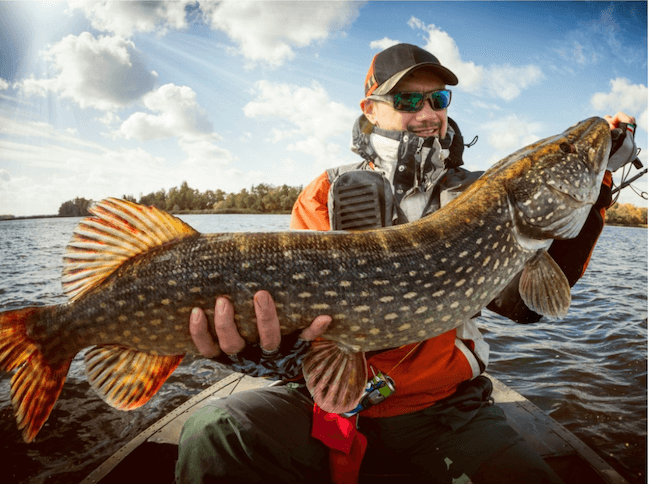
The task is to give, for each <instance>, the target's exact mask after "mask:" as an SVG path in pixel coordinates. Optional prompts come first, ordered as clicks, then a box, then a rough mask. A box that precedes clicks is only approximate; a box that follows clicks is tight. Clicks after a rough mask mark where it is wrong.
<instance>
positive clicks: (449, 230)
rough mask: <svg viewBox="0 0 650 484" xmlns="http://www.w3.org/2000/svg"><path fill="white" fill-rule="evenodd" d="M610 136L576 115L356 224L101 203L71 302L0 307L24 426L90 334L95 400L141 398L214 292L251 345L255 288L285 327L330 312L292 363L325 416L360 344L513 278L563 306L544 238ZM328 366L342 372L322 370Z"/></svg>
mask: <svg viewBox="0 0 650 484" xmlns="http://www.w3.org/2000/svg"><path fill="white" fill-rule="evenodd" d="M610 144H611V140H610V136H609V129H608V125H607V123H606V122H605V121H604V120H601V119H598V118H591V119H589V120H585V121H584V122H582V123H579V124H578V125H576V126H575V127H573V128H570V129H569V130H567V131H566V132H564V133H562V134H560V135H557V136H554V137H550V138H547V139H545V140H540V141H539V142H537V143H534V144H533V145H530V146H528V147H526V148H524V149H522V150H519V151H517V152H515V153H513V154H512V155H510V156H508V157H506V158H505V159H503V160H502V161H500V162H499V163H497V164H496V165H495V166H493V167H492V168H491V169H490V170H488V171H487V172H486V173H485V174H484V175H483V176H482V177H481V178H480V179H478V180H477V181H476V182H474V183H473V184H472V185H471V186H470V187H469V188H467V189H466V190H465V191H464V192H463V194H462V195H461V196H459V197H458V198H457V199H455V200H454V201H453V202H451V203H450V204H448V205H446V206H445V207H443V208H442V209H441V210H439V211H437V212H436V213H434V214H432V215H429V216H427V217H425V218H423V219H420V220H418V221H416V222H412V223H409V224H404V225H401V226H397V227H388V228H384V229H379V230H371V231H365V232H336V231H330V232H310V231H292V232H278V233H272V232H271V233H270V232H264V233H234V234H233V233H225V234H199V233H197V232H196V231H194V230H193V229H192V228H191V227H189V226H187V225H186V224H184V222H182V221H180V220H179V219H177V218H175V217H173V216H171V215H169V214H166V213H165V212H162V211H160V210H158V209H155V208H151V207H150V208H146V207H142V206H139V205H137V204H133V203H130V202H124V201H119V200H115V199H108V200H106V201H104V202H101V203H99V204H98V205H96V206H95V207H94V208H93V213H94V215H95V216H94V217H91V218H87V219H84V221H83V222H82V223H81V224H80V225H79V227H78V228H77V229H75V235H74V237H73V240H72V241H71V243H70V245H69V247H68V250H67V252H66V256H65V268H64V276H63V279H62V280H63V285H64V289H65V291H66V293H67V294H68V295H69V296H70V298H71V299H70V301H69V302H68V303H66V304H62V305H58V306H52V307H39V308H24V309H22V310H18V311H10V312H5V313H0V336H2V337H1V338H0V369H3V370H5V371H10V370H14V369H17V370H18V371H17V373H16V375H15V377H14V379H15V380H16V381H18V382H23V381H24V382H27V383H26V384H22V383H21V384H19V383H16V384H15V385H14V384H12V401H13V403H14V407H15V409H16V410H15V411H16V416H17V419H18V422H19V427H20V428H23V436H24V438H25V439H26V440H27V441H29V440H31V439H33V438H34V436H35V435H36V433H37V432H38V430H39V429H40V427H41V426H42V424H43V423H44V422H45V420H46V419H47V416H48V415H49V412H50V411H51V408H52V405H54V402H55V401H56V398H57V396H58V392H60V388H61V387H62V385H63V382H64V381H65V374H66V373H67V368H68V367H69V364H70V362H71V360H72V358H73V357H74V355H75V354H76V353H78V352H79V351H80V350H81V349H83V348H85V347H88V346H94V345H96V346H95V348H94V349H92V350H90V351H89V352H88V353H87V354H86V365H87V375H88V379H89V381H90V382H91V384H92V385H93V387H94V388H95V389H96V390H97V392H98V393H99V394H100V395H101V396H102V398H104V399H105V400H106V401H107V402H108V403H109V404H111V405H113V406H115V407H117V408H122V409H131V408H136V407H137V406H140V405H142V404H143V403H145V402H146V401H147V400H148V399H150V398H151V396H152V395H153V394H155V392H156V391H157V389H158V388H159V387H160V385H162V383H163V382H164V381H165V379H166V378H167V377H168V376H169V374H171V372H172V371H173V370H174V368H175V367H176V365H178V363H180V358H182V355H184V354H188V353H193V354H196V352H197V350H196V348H195V346H194V344H193V342H192V339H191V336H190V334H189V326H188V320H189V315H190V312H191V311H192V308H193V307H201V308H203V309H204V310H205V311H206V312H207V313H208V315H209V317H211V316H212V315H213V314H214V309H213V307H214V301H215V298H216V297H217V296H219V295H226V296H228V297H229V298H230V299H231V300H232V302H233V304H234V307H235V322H236V324H237V327H238V330H239V332H240V333H241V335H242V336H243V337H244V338H245V339H246V340H248V341H249V342H256V341H257V338H258V334H257V327H256V320H255V312H254V307H253V302H252V301H253V295H254V294H255V293H256V292H257V291H258V290H260V289H265V290H268V291H269V292H270V293H271V295H272V297H273V299H274V301H275V303H276V307H277V313H278V317H279V320H280V324H281V330H282V333H283V334H288V333H292V332H294V331H297V330H300V329H302V328H305V327H307V326H308V325H309V324H310V323H311V321H312V320H313V319H314V318H315V317H316V316H318V315H320V314H329V315H331V316H332V323H331V324H330V325H329V327H328V329H327V332H326V333H325V335H324V339H325V342H324V343H319V344H315V345H313V346H312V348H311V350H310V353H309V355H308V356H307V359H306V360H305V363H304V364H303V369H304V371H305V377H306V379H307V384H308V387H309V389H310V391H311V392H312V395H313V396H314V399H315V400H316V402H317V403H318V404H319V405H320V406H321V408H323V409H324V410H327V411H332V412H337V413H340V412H342V411H346V410H345V409H349V408H353V407H354V406H356V401H357V400H358V397H359V396H360V395H361V393H362V392H363V389H364V386H365V381H366V377H365V371H366V370H365V360H364V359H363V353H362V352H364V351H369V350H379V349H385V348H392V347H396V346H400V345H403V344H407V343H414V342H417V341H422V340H425V339H428V338H431V337H434V336H436V335H439V334H442V333H445V332H447V331H450V330H452V329H453V328H455V327H457V326H459V325H460V324H462V323H464V322H465V321H467V320H468V319H469V318H471V317H472V316H474V315H475V314H477V313H478V312H479V311H480V310H481V309H482V308H484V307H485V306H486V305H487V304H488V303H489V302H490V301H492V300H493V299H494V298H495V297H496V296H498V295H499V294H500V293H501V291H502V290H503V289H504V288H505V287H506V286H507V285H508V284H510V282H511V281H513V280H515V278H516V277H517V276H518V275H521V281H520V283H519V291H520V293H521V296H522V298H523V299H524V302H525V303H526V304H527V305H529V307H530V308H531V309H533V310H534V311H537V312H539V313H540V314H543V315H546V316H549V317H556V318H557V317H562V315H563V314H565V313H566V311H567V310H568V305H569V303H570V292H569V286H568V282H567V281H566V277H565V276H564V275H563V273H562V271H561V270H560V269H559V268H558V267H557V265H556V264H555V263H554V262H553V261H552V259H550V257H549V256H548V254H546V252H545V249H546V248H547V247H548V246H549V245H550V243H551V241H552V239H554V238H558V239H561V238H571V237H575V236H576V235H577V233H578V232H579V230H580V228H581V227H582V224H583V223H584V220H585V218H586V216H587V214H588V211H589V208H590V206H591V205H592V204H593V203H594V202H595V200H596V198H597V195H598V192H599V188H600V183H601V180H602V177H603V174H604V170H605V166H606V161H607V155H608V154H609V147H610ZM211 326H212V325H209V327H210V329H211V330H212V331H213V328H212V327H211ZM213 335H214V334H213ZM331 345H334V346H335V351H336V352H340V353H341V355H344V356H343V357H342V358H340V359H339V360H337V361H340V363H337V364H341V365H344V366H343V367H342V370H343V371H334V372H331V371H329V370H328V369H327V368H324V367H322V365H321V363H320V361H326V360H327V359H323V357H322V356H321V355H323V354H324V352H327V353H328V354H330V353H331V350H332V346H331ZM327 361H329V360H327ZM326 374H343V375H351V376H349V378H348V381H347V383H346V382H344V381H341V380H339V381H335V382H330V381H329V380H328V381H324V380H323V378H325V377H324V376H322V375H326ZM353 375H356V376H353ZM346 378H347V377H346ZM350 382H352V383H350ZM348 384H349V387H344V386H341V385H348ZM31 387H34V388H38V387H43V388H46V390H43V392H45V393H43V394H39V392H38V391H36V392H34V394H35V395H36V396H35V397H34V398H41V399H42V402H41V403H42V405H40V406H35V405H32V404H31V401H32V400H30V397H29V396H28V395H26V394H25V393H24V392H25V391H26V390H23V389H24V388H31ZM39 395H40V396H39ZM339 395H342V396H340V397H339ZM37 407H38V408H37Z"/></svg>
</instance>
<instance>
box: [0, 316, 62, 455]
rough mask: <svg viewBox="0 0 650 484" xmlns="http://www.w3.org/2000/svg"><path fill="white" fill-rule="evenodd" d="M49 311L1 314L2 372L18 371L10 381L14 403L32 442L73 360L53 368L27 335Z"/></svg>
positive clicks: (0, 344)
mask: <svg viewBox="0 0 650 484" xmlns="http://www.w3.org/2000/svg"><path fill="white" fill-rule="evenodd" d="M49 309H50V308H49V307H30V308H23V309H18V310H17V311H7V312H4V313H0V370H1V371H6V372H9V371H12V370H17V371H16V373H15V374H14V376H13V378H12V379H11V403H12V404H13V407H14V415H15V416H16V421H17V423H18V428H19V429H21V430H22V431H23V440H25V442H32V441H33V440H34V438H35V437H36V434H37V433H38V431H39V430H40V429H41V427H42V426H43V424H44V423H45V421H46V420H47V418H48V417H49V416H50V412H51V411H52V407H54V403H55V402H56V400H57V399H58V398H59V394H60V393H61V388H63V383H64V382H65V378H66V376H67V374H68V369H69V368H70V363H71V362H72V358H70V359H69V360H68V361H65V362H63V363H61V364H59V365H58V366H56V367H53V366H51V365H50V364H49V363H48V362H47V361H46V360H45V357H44V356H43V354H42V353H41V351H40V350H39V348H38V346H37V344H36V343H35V342H34V341H33V340H32V339H31V338H30V337H29V336H28V335H27V328H29V327H32V325H33V324H34V322H35V321H38V320H39V319H40V318H41V316H42V314H43V313H44V312H46V311H48V310H49Z"/></svg>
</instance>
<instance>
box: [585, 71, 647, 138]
mask: <svg viewBox="0 0 650 484" xmlns="http://www.w3.org/2000/svg"><path fill="white" fill-rule="evenodd" d="M609 84H610V87H611V89H610V91H609V92H597V93H595V94H594V95H593V96H591V106H592V107H593V108H594V109H597V110H598V111H601V112H602V114H610V115H614V114H616V113H617V112H618V111H624V112H626V113H627V114H629V115H632V116H635V117H636V122H637V124H638V125H639V127H641V128H643V129H644V130H645V131H648V87H647V86H644V85H643V84H632V83H631V82H630V80H629V79H626V78H624V77H617V78H616V79H611V80H610V81H609ZM604 111H607V112H604Z"/></svg>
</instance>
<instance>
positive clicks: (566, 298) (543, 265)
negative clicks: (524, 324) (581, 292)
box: [519, 250, 571, 319]
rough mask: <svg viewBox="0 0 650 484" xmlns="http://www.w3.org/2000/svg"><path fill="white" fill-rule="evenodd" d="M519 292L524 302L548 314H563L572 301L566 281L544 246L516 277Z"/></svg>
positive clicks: (531, 307)
mask: <svg viewBox="0 0 650 484" xmlns="http://www.w3.org/2000/svg"><path fill="white" fill-rule="evenodd" d="M519 293H520V294H521V298H522V299H523V301H524V303H526V306H528V307H529V308H530V309H532V310H533V311H535V312H536V313H539V314H541V315H543V316H546V317H548V318H553V319H560V318H563V317H564V316H566V315H567V312H568V311H569V306H570V305H571V287H570V286H569V281H568V280H567V278H566V276H565V275H564V272H562V269H560V266H558V265H557V263H556V262H555V261H554V260H553V258H552V257H551V256H550V255H548V252H546V251H545V250H540V251H539V252H538V253H537V255H535V257H533V258H532V259H531V260H530V261H528V263H527V264H526V267H525V268H524V271H523V273H522V275H521V279H520V280H519Z"/></svg>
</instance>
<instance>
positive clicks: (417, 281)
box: [36, 197, 531, 359]
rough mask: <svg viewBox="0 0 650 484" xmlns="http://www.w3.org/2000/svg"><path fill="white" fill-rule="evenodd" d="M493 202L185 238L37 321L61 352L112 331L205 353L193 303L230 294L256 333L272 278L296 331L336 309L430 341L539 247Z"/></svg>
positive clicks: (363, 334)
mask: <svg viewBox="0 0 650 484" xmlns="http://www.w3.org/2000/svg"><path fill="white" fill-rule="evenodd" d="M491 203H493V204H494V205H495V207H497V208H495V209H494V210H492V208H494V207H487V211H488V213H494V215H492V216H491V217H489V218H487V219H485V218H482V219H480V222H479V220H478V219H476V217H473V216H472V214H468V217H469V218H467V219H466V220H462V219H459V218H458V217H454V220H455V223H454V224H449V223H448V222H447V221H445V220H443V221H440V222H437V221H436V220H433V221H431V220H429V219H428V218H427V219H423V220H421V221H419V222H416V223H413V224H411V225H410V226H409V227H408V230H403V229H400V230H385V231H381V232H368V233H348V232H342V233H336V234H333V233H332V234H329V236H325V237H324V236H323V235H322V234H313V233H301V232H295V233H291V236H290V237H287V234H282V233H259V234H246V235H241V234H208V235H200V236H196V237H191V238H188V239H183V240H179V241H176V242H173V243H169V244H166V245H165V246H163V247H161V248H160V249H158V250H152V251H150V252H149V253H146V254H143V255H142V256H141V257H139V258H137V259H136V260H134V261H133V262H131V263H127V264H125V266H123V267H121V268H120V270H118V271H117V272H116V273H114V274H113V275H112V276H111V277H110V278H109V279H108V280H107V281H106V286H105V287H104V288H102V289H101V290H99V289H97V290H95V291H93V293H92V294H89V295H88V296H87V297H86V298H85V299H84V300H83V301H80V302H79V303H74V304H69V305H66V306H65V308H64V310H63V311H61V312H57V313H55V314H54V315H53V317H52V320H51V321H44V324H43V326H42V327H38V328H36V333H37V334H39V337H38V338H39V339H40V340H43V344H44V349H43V350H44V351H45V352H46V353H47V354H48V356H49V357H51V358H52V359H57V358H65V357H68V356H69V355H71V354H72V355H73V354H76V353H77V352H78V351H79V350H80V349H81V348H82V347H85V346H88V345H94V344H102V343H106V342H107V341H110V342H112V343H116V344H123V345H128V346H132V347H134V348H137V349H139V350H142V351H149V352H155V353H157V354H179V353H196V348H195V346H194V344H193V343H192V340H191V338H190V337H189V333H188V332H187V331H186V326H187V321H188V318H189V314H190V312H191V310H192V308H193V307H195V306H198V307H203V308H204V309H206V310H208V311H210V310H211V307H212V305H213V304H214V299H215V297H216V296H218V295H222V294H225V295H229V296H230V298H231V299H232V301H233V303H234V305H235V308H236V313H237V315H238V317H237V325H238V328H239V330H240V333H241V334H242V336H243V337H244V338H245V339H247V340H249V341H251V342H254V341H256V339H257V327H256V322H255V313H254V308H253V305H252V298H253V295H254V294H255V292H256V291H258V290H260V289H267V290H268V291H269V292H270V293H271V295H272V296H273V298H274V301H276V305H277V307H278V316H279V319H280V322H281V324H282V326H283V333H285V334H286V333H291V332H293V331H296V330H298V329H301V328H304V327H306V326H308V325H309V323H310V322H311V321H312V320H313V319H314V318H315V317H316V316H317V315H319V314H325V313H327V314H331V315H332V316H333V319H334V321H333V324H332V325H331V327H330V328H329V330H328V333H327V337H328V339H332V340H335V341H339V342H342V343H347V344H349V345H351V346H352V347H353V349H355V350H371V349H380V348H381V347H382V346H385V345H386V344H389V345H392V346H395V345H401V344H406V343H411V342H415V341H420V340H422V338H430V337H433V336H436V335H438V334H441V333H444V332H446V331H449V330H450V329H453V328H454V327H456V326H458V325H459V324H462V323H463V322H464V321H466V320H467V319H468V318H469V317H470V316H472V315H474V314H476V313H477V312H478V311H479V310H480V309H481V308H482V307H483V306H485V305H486V304H487V303H488V302H489V301H490V300H491V299H493V298H494V297H495V296H496V295H497V294H498V293H499V292H500V291H501V289H502V288H503V287H504V286H505V284H506V283H507V282H508V276H510V275H511V274H512V273H513V272H515V271H517V272H518V271H519V270H521V268H522V267H523V264H524V263H525V261H526V258H527V257H529V256H530V254H531V251H526V250H523V251H522V249H520V248H517V246H516V243H515V241H514V238H513V237H512V236H511V235H510V224H511V223H510V222H509V221H508V219H509V217H510V214H509V211H508V209H507V203H506V200H505V197H501V198H500V199H499V198H493V199H492V200H491ZM484 208H485V207H484ZM499 212H500V213H499ZM459 220H460V222H461V223H459ZM280 239H283V240H282V242H280ZM483 239H484V240H483ZM441 241H442V242H443V243H442V244H441V243H440V242H441ZM477 242H478V243H477ZM470 251H471V254H470ZM486 261H487V262H486ZM499 267H501V269H500V270H499ZM443 272H444V275H442V273H443ZM468 294H469V295H468ZM62 309H63V308H62ZM53 321H58V323H57V324H52V322H53ZM107 321H108V322H110V324H108V325H107V326H105V327H104V328H102V330H101V331H98V330H97V328H98V324H99V325H101V324H102V323H104V322H107ZM62 329H63V330H62ZM178 333H181V334H178ZM70 334H78V335H81V337H78V338H76V339H71V338H69V337H68V336H69V335H70ZM170 334H171V335H174V337H173V338H168V337H167V336H168V335H170ZM387 334H389V335H391V337H389V338H388V339H387V338H386V335H387ZM57 335H58V337H57ZM180 336H182V338H179V337H180ZM66 341H67V342H69V343H68V344H66V343H65V342H66ZM77 341H78V342H77ZM66 346H67V347H68V348H69V349H68V351H61V350H62V347H66Z"/></svg>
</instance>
